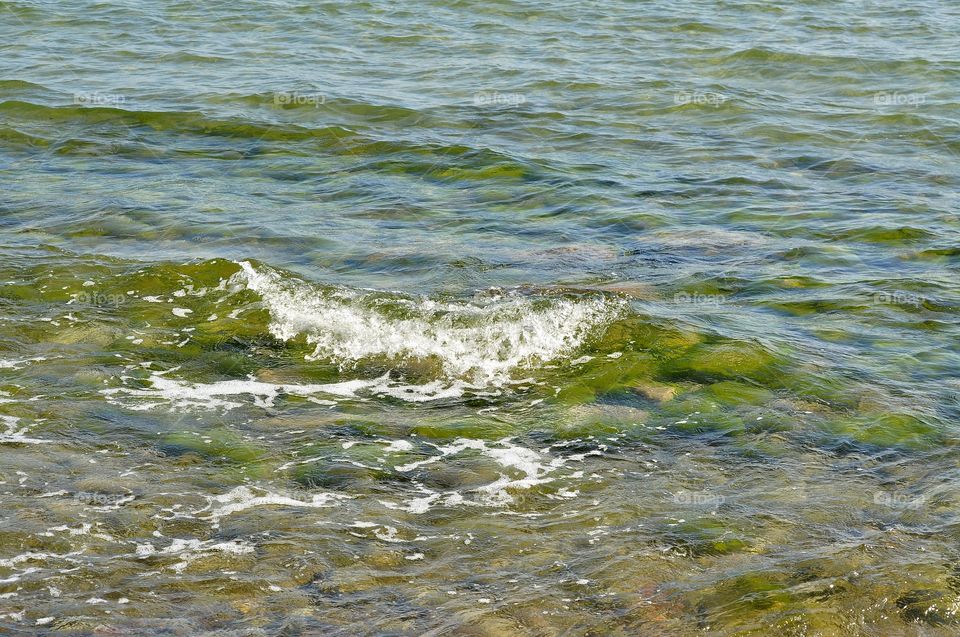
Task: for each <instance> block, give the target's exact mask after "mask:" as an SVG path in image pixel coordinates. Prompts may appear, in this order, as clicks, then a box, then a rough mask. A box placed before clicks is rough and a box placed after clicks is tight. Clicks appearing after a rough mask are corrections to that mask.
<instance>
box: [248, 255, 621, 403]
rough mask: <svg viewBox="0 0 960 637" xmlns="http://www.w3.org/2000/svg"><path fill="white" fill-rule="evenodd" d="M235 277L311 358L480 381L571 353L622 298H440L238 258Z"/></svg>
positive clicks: (282, 334) (498, 381) (274, 328)
mask: <svg viewBox="0 0 960 637" xmlns="http://www.w3.org/2000/svg"><path fill="white" fill-rule="evenodd" d="M240 266H241V268H242V270H241V272H239V273H237V275H235V277H234V280H233V283H234V284H235V285H239V286H242V287H246V289H249V290H252V291H254V292H256V293H257V294H258V295H259V296H260V297H261V298H262V299H263V303H264V305H265V307H266V308H267V309H268V310H269V312H270V317H271V322H270V327H269V329H270V332H271V333H272V334H273V335H274V336H275V337H277V338H280V339H283V340H289V339H292V338H295V337H297V336H301V335H302V336H304V337H305V338H306V340H307V342H308V343H309V344H311V345H313V346H314V351H313V353H312V354H310V355H309V356H308V357H307V358H308V359H312V360H332V361H335V362H337V363H339V364H340V365H341V366H348V365H351V364H355V363H357V362H359V361H361V360H364V359H375V358H387V359H390V360H405V359H406V360H426V361H431V362H435V363H436V364H437V365H438V366H439V374H440V376H441V377H443V378H445V379H446V380H461V381H465V382H468V383H471V384H473V385H475V386H478V387H482V386H488V385H502V384H504V383H506V382H509V381H510V379H511V378H512V372H513V371H514V370H516V369H520V368H525V367H532V366H535V365H537V364H541V363H545V362H547V361H550V360H553V359H556V358H558V357H559V356H561V355H564V354H566V353H568V352H571V351H573V350H575V349H577V348H578V347H580V346H581V345H583V344H584V343H585V342H586V341H587V339H588V338H589V337H590V336H591V334H594V333H595V332H596V331H597V329H598V328H599V327H601V326H603V325H606V324H608V323H609V322H610V321H612V320H613V319H615V318H616V316H617V315H618V314H619V313H620V312H621V310H622V305H621V304H620V303H619V302H618V301H616V300H614V299H611V298H609V297H605V296H592V297H576V298H568V297H560V296H550V297H530V296H523V295H520V294H516V293H503V294H493V295H478V296H476V297H474V298H472V299H470V300H467V301H460V302H440V301H435V300H431V299H428V298H425V297H416V298H407V297H403V296H400V295H395V294H394V295H388V294H384V293H379V292H374V291H367V290H350V289H345V288H335V289H327V290H323V289H319V288H317V287H314V286H311V285H309V284H308V283H306V282H304V281H300V280H297V279H291V278H289V277H285V276H283V275H281V274H280V273H279V272H276V271H273V270H271V269H269V268H266V267H263V266H258V267H254V266H253V265H252V264H250V263H249V262H246V261H244V262H241V263H240Z"/></svg>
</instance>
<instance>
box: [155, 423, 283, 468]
mask: <svg viewBox="0 0 960 637" xmlns="http://www.w3.org/2000/svg"><path fill="white" fill-rule="evenodd" d="M160 451H161V452H162V453H163V454H164V455H167V456H181V455H184V454H188V453H194V454H197V455H199V456H202V457H205V458H211V459H216V460H225V461H230V462H236V463H240V464H247V463H256V462H258V461H260V460H262V459H263V458H264V457H265V456H266V450H264V449H263V448H261V447H260V446H258V445H256V444H253V443H251V442H249V441H247V440H245V439H244V438H243V437H241V436H240V435H239V434H237V433H236V432H233V431H230V430H228V429H215V430H212V431H206V432H203V433H196V432H178V433H172V434H167V435H166V436H164V437H163V441H162V442H161V444H160Z"/></svg>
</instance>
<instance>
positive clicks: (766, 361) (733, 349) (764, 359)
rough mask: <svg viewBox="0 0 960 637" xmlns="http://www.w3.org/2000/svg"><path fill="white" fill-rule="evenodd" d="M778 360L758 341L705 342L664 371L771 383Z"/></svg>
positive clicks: (696, 377)
mask: <svg viewBox="0 0 960 637" xmlns="http://www.w3.org/2000/svg"><path fill="white" fill-rule="evenodd" d="M778 363H779V360H778V358H777V357H776V356H775V355H774V354H772V353H771V352H769V351H767V350H766V349H765V348H763V347H762V346H760V345H758V344H755V343H747V342H727V343H702V344H700V345H696V346H694V347H693V348H692V349H691V350H690V351H688V352H687V353H686V354H684V355H683V356H681V357H680V358H677V359H674V360H672V361H669V362H668V363H667V364H666V365H665V368H664V370H665V371H666V372H667V373H668V374H671V375H674V376H679V377H692V378H695V379H703V380H708V381H709V380H724V379H741V378H749V379H752V380H756V381H760V382H764V381H766V382H770V381H771V380H772V378H771V374H772V373H773V372H774V371H775V369H776V367H777V365H778Z"/></svg>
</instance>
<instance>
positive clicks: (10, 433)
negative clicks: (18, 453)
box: [0, 416, 53, 445]
mask: <svg viewBox="0 0 960 637" xmlns="http://www.w3.org/2000/svg"><path fill="white" fill-rule="evenodd" d="M0 421H2V422H3V424H4V425H6V427H7V430H6V431H5V432H3V433H0V444H5V443H14V444H26V445H38V444H44V443H48V442H53V441H52V440H43V439H40V438H28V437H27V435H26V434H27V433H28V432H29V429H28V428H27V427H23V428H21V429H17V423H18V422H20V419H19V418H17V417H16V416H0Z"/></svg>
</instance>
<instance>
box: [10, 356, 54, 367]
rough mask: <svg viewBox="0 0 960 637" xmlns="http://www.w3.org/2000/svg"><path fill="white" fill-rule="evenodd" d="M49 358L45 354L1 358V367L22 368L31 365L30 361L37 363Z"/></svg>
mask: <svg viewBox="0 0 960 637" xmlns="http://www.w3.org/2000/svg"><path fill="white" fill-rule="evenodd" d="M45 360H47V359H46V357H44V356H34V357H33V358H21V359H19V360H14V359H0V369H13V370H17V369H22V368H24V367H26V366H27V365H29V364H30V363H35V362H37V361H45Z"/></svg>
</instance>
